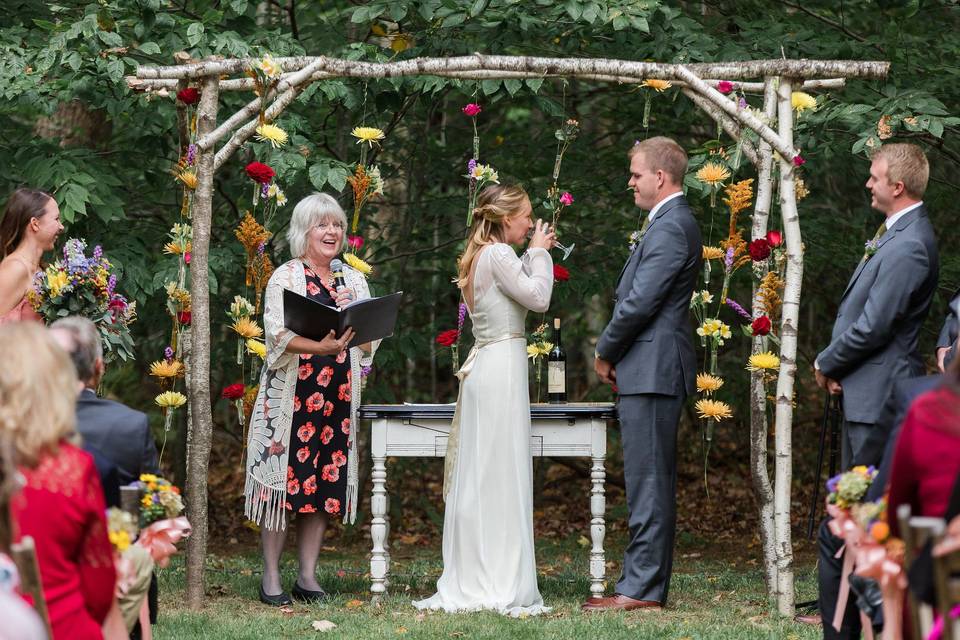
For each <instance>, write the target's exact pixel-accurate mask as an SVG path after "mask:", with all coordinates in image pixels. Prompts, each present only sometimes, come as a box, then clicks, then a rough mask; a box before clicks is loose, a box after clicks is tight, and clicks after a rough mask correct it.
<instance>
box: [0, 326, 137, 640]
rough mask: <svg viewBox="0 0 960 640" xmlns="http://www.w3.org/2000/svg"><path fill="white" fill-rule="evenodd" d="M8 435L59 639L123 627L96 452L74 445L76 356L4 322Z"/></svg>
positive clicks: (19, 524) (2, 384)
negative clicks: (115, 590) (97, 469)
mask: <svg viewBox="0 0 960 640" xmlns="http://www.w3.org/2000/svg"><path fill="white" fill-rule="evenodd" d="M0 352H2V353H3V355H4V366H3V367H0V397H2V398H4V402H3V406H2V411H0V433H2V434H3V435H5V436H6V437H8V438H9V439H10V441H11V442H12V446H13V451H14V459H15V460H16V463H17V466H18V470H19V471H20V474H21V475H22V477H23V480H24V486H23V489H22V491H21V494H20V495H19V496H18V497H17V499H16V500H15V501H14V502H13V505H12V515H13V521H14V523H15V527H16V529H17V536H18V538H17V539H19V537H21V536H32V537H33V539H34V542H35V543H36V549H37V562H38V565H39V568H40V579H41V583H42V585H43V592H44V595H45V597H46V601H47V610H48V612H49V615H50V625H51V628H52V629H53V638H54V640H61V639H63V640H67V639H69V640H87V639H93V640H96V639H99V638H103V637H104V630H103V629H104V628H105V627H104V625H106V628H109V629H111V630H112V629H116V623H117V621H119V624H120V625H121V626H120V630H121V631H120V632H119V633H117V634H116V635H112V636H111V637H123V636H125V633H123V632H122V629H123V627H122V625H123V620H122V618H121V617H120V610H119V608H118V607H117V604H116V598H115V597H114V589H115V587H116V570H115V569H114V560H113V550H112V548H111V546H110V541H109V539H108V538H107V522H106V516H105V507H106V505H105V504H104V500H103V490H102V488H101V487H100V480H99V479H98V478H97V472H96V469H95V468H94V464H93V459H92V458H91V457H90V455H89V454H87V453H86V452H84V451H82V450H81V449H79V448H78V447H76V446H75V445H73V444H71V443H70V438H71V437H73V435H74V433H75V432H74V425H75V422H76V416H75V410H76V395H75V394H73V393H71V390H72V389H74V388H75V386H76V383H77V380H76V375H75V373H74V369H73V365H72V364H71V362H70V358H69V357H68V356H67V354H66V353H65V352H64V351H63V350H62V349H61V348H60V347H59V346H57V345H56V343H55V342H54V341H53V339H52V338H51V337H50V336H49V335H48V333H47V331H46V330H45V329H44V328H43V327H42V326H40V325H38V324H34V323H28V322H15V323H10V324H5V325H2V326H0Z"/></svg>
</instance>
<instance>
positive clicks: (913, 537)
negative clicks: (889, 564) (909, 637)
mask: <svg viewBox="0 0 960 640" xmlns="http://www.w3.org/2000/svg"><path fill="white" fill-rule="evenodd" d="M910 513H911V511H910V505H908V504H902V505H900V507H899V508H898V509H897V522H898V523H899V525H900V537H901V538H903V545H904V566H905V567H908V568H909V567H910V566H911V565H913V561H914V560H915V559H916V558H917V552H918V551H919V550H920V549H922V548H923V546H924V545H925V544H927V541H929V540H933V539H934V538H936V536H937V535H939V534H940V533H941V532H943V528H944V522H943V518H926V517H921V516H916V517H911V516H910ZM907 604H908V606H909V607H910V624H911V626H912V627H913V637H914V638H926V637H927V635H928V634H929V633H930V629H931V628H932V627H933V607H931V606H930V605H928V604H927V603H925V602H921V601H918V600H917V599H916V598H915V597H914V595H913V592H912V591H911V590H910V589H907Z"/></svg>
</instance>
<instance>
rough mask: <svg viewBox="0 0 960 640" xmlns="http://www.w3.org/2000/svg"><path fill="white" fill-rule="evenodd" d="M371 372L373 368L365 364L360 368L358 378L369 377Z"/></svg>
mask: <svg viewBox="0 0 960 640" xmlns="http://www.w3.org/2000/svg"><path fill="white" fill-rule="evenodd" d="M371 371H373V367H371V366H370V365H367V364H365V365H363V366H362V367H360V377H361V378H366V377H367V376H369V375H370V372H371Z"/></svg>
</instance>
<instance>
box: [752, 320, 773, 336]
mask: <svg viewBox="0 0 960 640" xmlns="http://www.w3.org/2000/svg"><path fill="white" fill-rule="evenodd" d="M750 328H751V329H753V335H755V336H765V335H767V334H768V333H770V318H768V317H767V316H760V317H759V318H757V319H756V320H754V321H753V323H751V324H750Z"/></svg>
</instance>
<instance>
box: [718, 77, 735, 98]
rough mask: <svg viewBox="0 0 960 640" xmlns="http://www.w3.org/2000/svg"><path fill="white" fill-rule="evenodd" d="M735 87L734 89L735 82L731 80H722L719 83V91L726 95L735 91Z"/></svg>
mask: <svg viewBox="0 0 960 640" xmlns="http://www.w3.org/2000/svg"><path fill="white" fill-rule="evenodd" d="M733 89H734V86H733V83H732V82H730V81H729V80H721V81H720V82H718V83H717V91H719V92H720V93H722V94H724V95H726V94H728V93H730V92H731V91H733Z"/></svg>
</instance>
